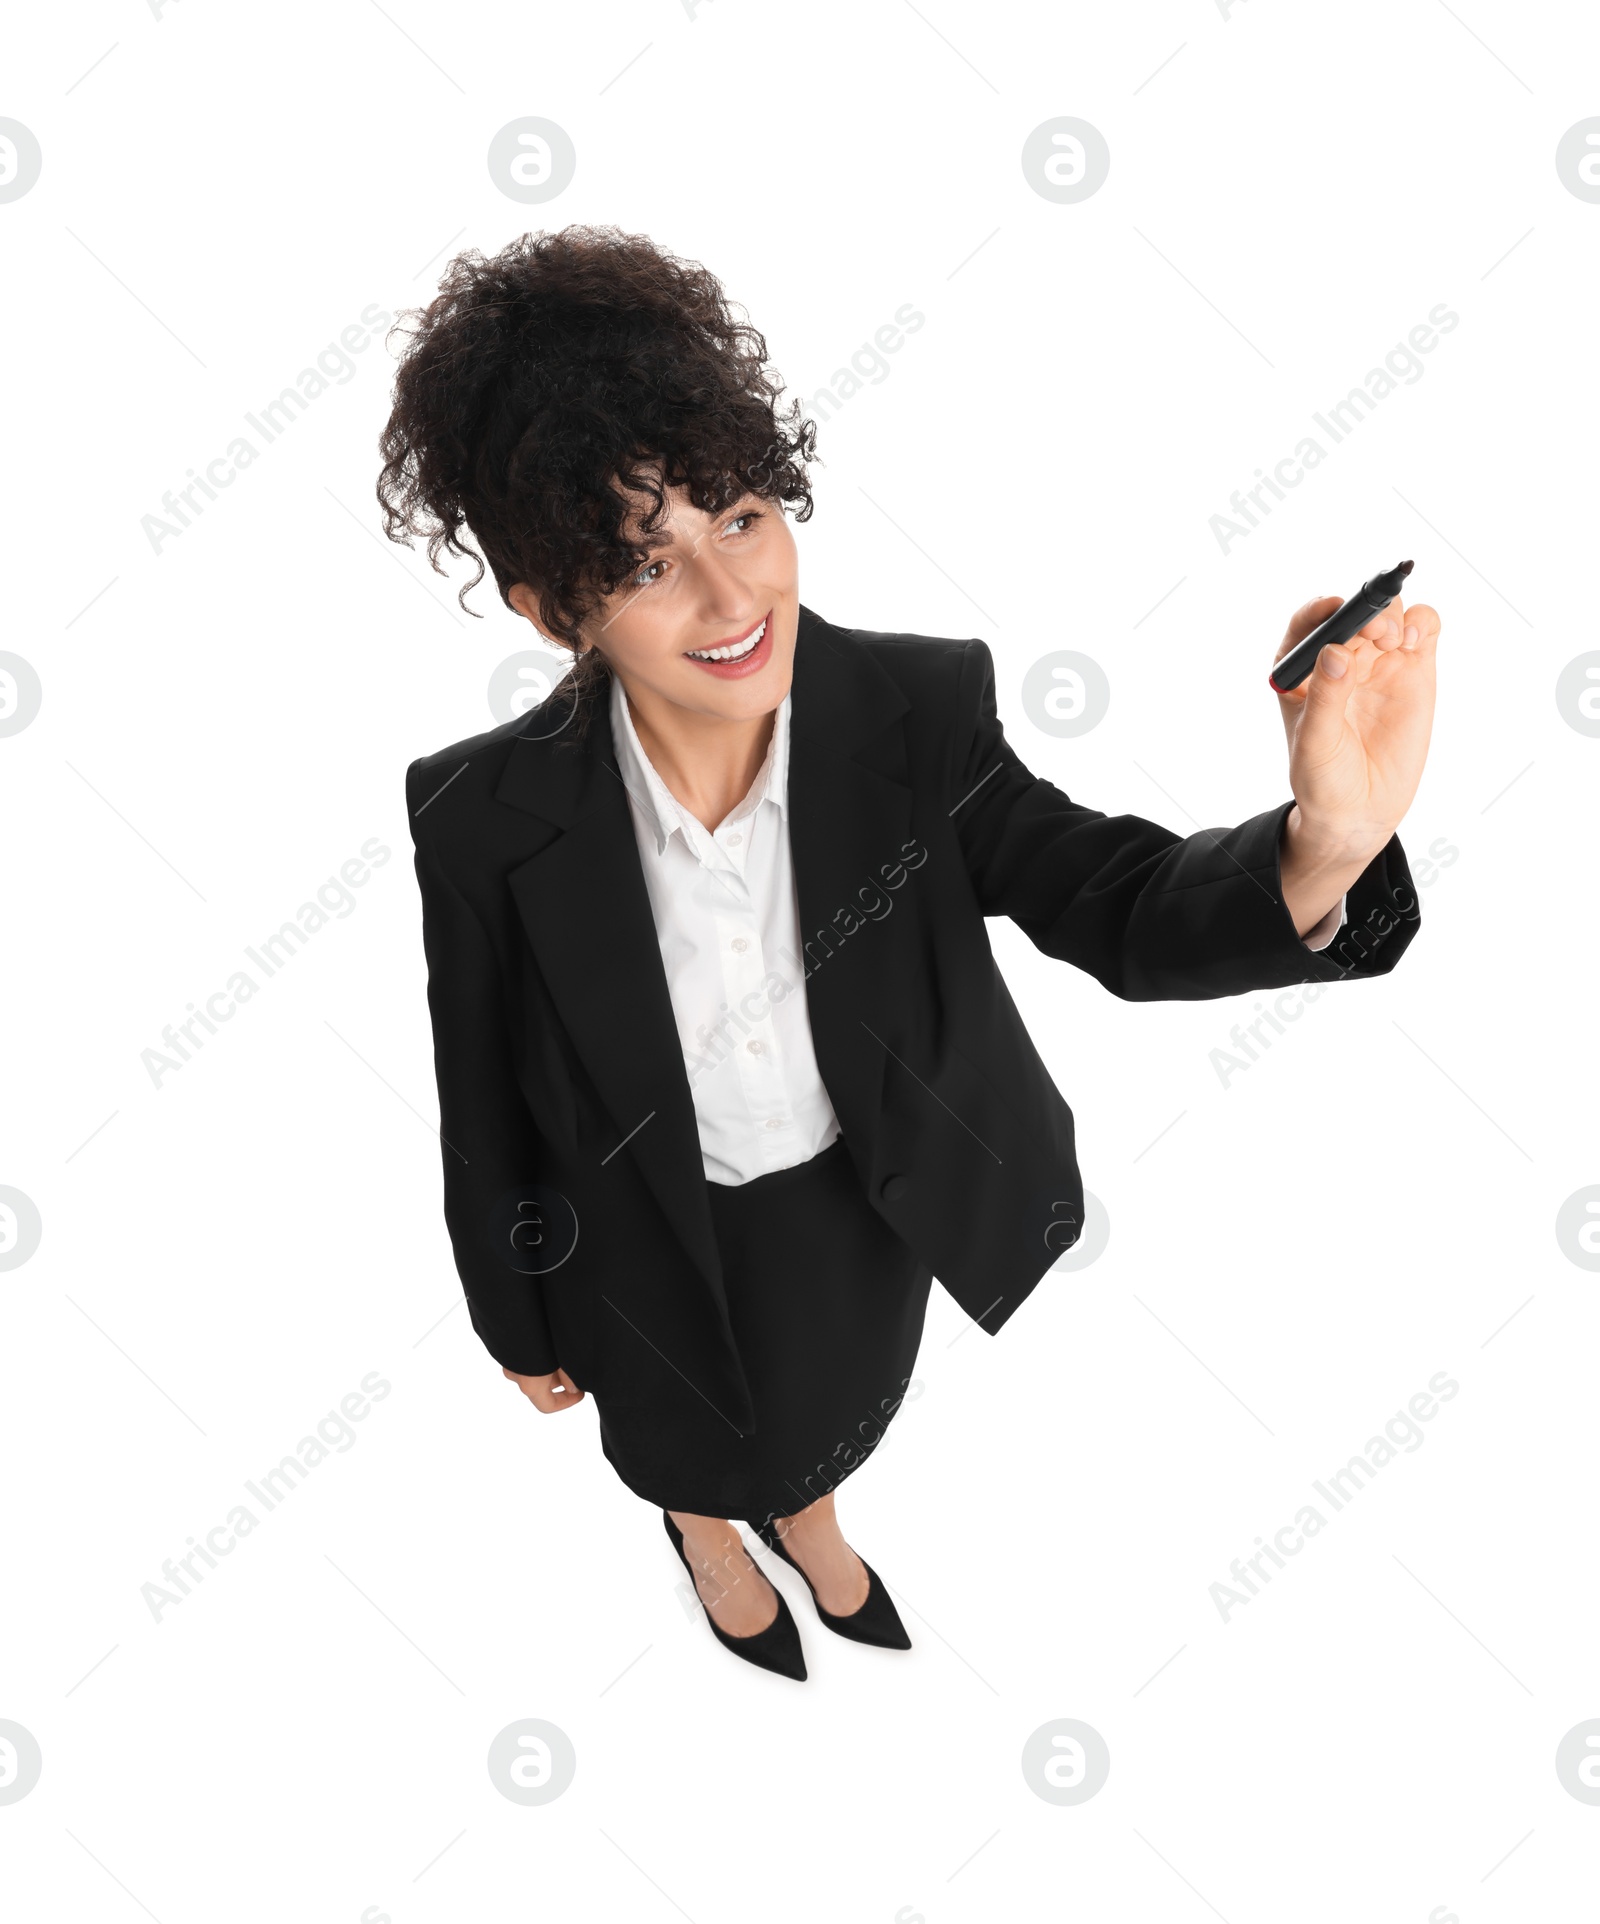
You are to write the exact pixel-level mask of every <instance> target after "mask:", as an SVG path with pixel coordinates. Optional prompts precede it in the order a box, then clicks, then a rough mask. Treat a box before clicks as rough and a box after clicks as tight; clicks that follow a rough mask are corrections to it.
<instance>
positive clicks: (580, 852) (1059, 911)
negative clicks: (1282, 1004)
mask: <svg viewBox="0 0 1600 1924" xmlns="http://www.w3.org/2000/svg"><path fill="white" fill-rule="evenodd" d="M570 701H571V695H570V690H569V688H568V686H567V684H565V683H563V684H561V685H558V686H557V687H556V688H555V689H554V690H553V691H552V693H551V694H550V695H549V696H548V697H547V698H546V700H545V701H544V702H542V703H541V704H540V705H539V706H538V707H536V708H534V709H533V710H531V711H530V712H529V713H528V714H527V715H525V716H522V717H519V718H518V719H517V720H515V721H512V722H508V723H506V724H504V725H503V726H501V727H499V728H495V729H491V730H490V731H488V732H487V733H485V734H481V735H475V736H472V737H471V738H469V739H468V740H465V741H461V742H457V743H455V744H453V745H452V746H451V747H449V748H443V749H440V750H439V751H438V753H436V754H433V755H427V756H424V757H423V758H422V759H421V760H419V761H415V762H413V763H412V764H411V767H410V769H409V770H408V771H407V777H406V799H407V804H408V809H409V814H410V819H411V825H412V834H413V838H414V840H415V843H416V868H417V879H418V882H419V884H420V886H421V891H422V911H423V918H422V930H423V940H424V944H425V947H426V952H427V961H428V1002H429V1007H430V1011H431V1014H432V1020H433V1035H434V1060H435V1066H436V1070H437V1076H438V1085H439V1114H440V1135H441V1138H442V1155H443V1161H444V1214H445V1221H446V1224H447V1226H448V1229H449V1233H450V1239H451V1244H452V1246H453V1249H454V1254H455V1261H456V1267H457V1269H458V1271H459V1272H460V1276H461V1281H462V1284H463V1286H464V1288H465V1291H466V1298H467V1303H468V1307H469V1310H470V1313H471V1317H472V1323H473V1327H474V1328H475V1329H476V1330H477V1332H478V1335H479V1336H480V1338H481V1339H482V1341H483V1343H484V1345H485V1346H486V1347H487V1349H488V1350H489V1353H490V1354H491V1355H492V1356H493V1357H494V1358H495V1360H496V1361H497V1362H499V1363H501V1364H503V1365H505V1366H506V1367H508V1368H510V1369H512V1370H514V1371H516V1372H518V1373H519V1374H522V1375H539V1374H545V1373H547V1372H549V1371H551V1370H553V1369H555V1368H556V1367H557V1365H558V1364H559V1365H560V1366H562V1367H564V1368H565V1369H566V1370H567V1371H568V1372H569V1374H570V1375H571V1376H572V1377H573V1379H574V1380H575V1381H576V1382H577V1383H578V1384H579V1385H580V1387H582V1388H585V1389H591V1388H592V1389H593V1390H594V1391H595V1392H596V1394H597V1395H598V1396H600V1397H601V1398H603V1397H604V1395H605V1393H606V1388H607V1383H608V1372H609V1371H611V1370H613V1369H614V1368H615V1367H616V1365H617V1362H618V1359H619V1349H618V1346H619V1345H624V1344H630V1343H640V1342H644V1343H649V1344H651V1345H653V1346H654V1347H655V1348H656V1349H657V1350H658V1351H659V1352H660V1354H662V1355H663V1356H665V1357H666V1359H667V1360H668V1361H669V1362H670V1363H671V1364H672V1366H673V1368H674V1369H676V1370H677V1371H678V1372H679V1374H680V1375H681V1376H682V1377H683V1378H684V1380H685V1381H686V1383H688V1384H689V1385H690V1386H691V1387H692V1388H693V1389H694V1390H696V1391H697V1392H698V1393H699V1394H700V1395H702V1396H704V1397H705V1398H706V1399H707V1400H708V1401H710V1402H711V1403H712V1404H713V1405H714V1406H715V1407H716V1408H718V1409H719V1410H721V1411H722V1412H723V1413H724V1414H725V1415H726V1416H727V1417H728V1418H729V1420H730V1421H732V1422H734V1423H735V1424H736V1425H737V1427H738V1428H739V1429H741V1430H742V1431H745V1432H751V1431H753V1428H754V1424H753V1420H752V1415H751V1406H750V1397H749V1390H748V1386H747V1384H746V1382H745V1379H744V1375H743V1371H742V1369H741V1367H740V1362H739V1356H738V1351H737V1348H736V1346H735V1344H734V1340H733V1335H732V1332H731V1329H730V1326H729V1321H728V1314H727V1305H726V1299H725V1296H724V1293H723V1284H722V1276H721V1269H720V1264H719V1261H718V1255H717V1247H716V1241H715V1237H714V1235H713V1231H712V1224H711V1215H710V1210H709V1207H708V1205H707V1201H706V1194H705V1182H706V1179H705V1175H704V1168H703V1164H702V1162H701V1155H700V1146H699V1139H698V1135H697V1132H696V1127H695V1118H694V1109H693V1102H692V1099H691V1095H690V1088H689V1081H688V1076H687V1072H686V1069H685V1066H684V1061H683V1057H682V1053H681V1050H680V1047H679V1042H678V1035H677V1030H676V1027H675V1025H674V1023H673V1019H672V1008H671V1001H670V997H669V994H668V989H667V981H666V974H665V971H664V969H663V967H662V964H661V956H660V950H659V948H658V946H657V942H656V934H655V927H654V923H653V921H652V918H651V912H650V903H649V898H648V896H647V894H646V890H645V882H644V873H643V870H642V867H641V865H640V861H639V852H638V845H637V843H636V841H635V837H634V829H633V823H632V820H631V818H630V814H629V802H628V797H627V794H626V792H625V790H624V788H623V785H622V779H621V776H620V775H619V773H618V771H617V766H616V756H615V748H614V744H613V741H612V735H611V727H610V721H609V718H608V716H607V714H606V713H605V709H604V702H603V700H602V702H601V704H600V706H599V710H598V712H596V713H595V714H594V716H593V719H592V721H591V724H590V729H589V733H588V736H587V739H586V740H580V739H578V737H577V734H576V731H575V730H571V729H568V728H566V727H565V726H564V725H563V720H564V716H565V714H566V712H567V709H568V707H569V706H570ZM790 723H791V728H790V763H789V795H790V809H789V825H790V837H791V847H792V851H793V860H794V873H795V884H796V891H797V894H798V898H799V906H800V923H801V931H802V940H803V943H804V949H805V957H804V960H805V969H806V975H805V995H806V1001H807V1007H808V1010H809V1014H810V1020H811V1028H812V1035H813V1038H814V1043H815V1048H816V1057H817V1064H818V1067H819V1068H820V1070H821V1073H822V1079H823V1083H824V1085H825V1086H826V1088H827V1091H828V1095H829V1099H830V1100H831V1102H832V1104H833V1107H834V1111H835V1113H836V1114H837V1115H838V1117H839V1122H840V1126H841V1129H842V1131H843V1134H844V1138H845V1142H846V1144H847V1146H848V1150H849V1154H850V1156H851V1159H852V1161H853V1162H854V1164H855V1167H856V1170H857V1171H858V1173H859V1175H860V1178H861V1181H862V1183H863V1185H864V1187H865V1190H866V1194H867V1196H868V1198H869V1199H870V1201H871V1204H872V1206H873V1208H875V1209H876V1210H877V1211H878V1212H879V1214H880V1215H882V1216H883V1218H884V1219H885V1221H886V1222H888V1223H889V1225H890V1226H891V1227H892V1228H893V1229H895V1230H896V1231H897V1232H898V1233H899V1234H900V1235H901V1236H902V1237H903V1238H904V1239H905V1241H906V1242H908V1243H909V1244H910V1245H911V1246H912V1248H913V1249H914V1250H915V1251H916V1252H917V1253H918V1254H919V1255H920V1256H922V1257H923V1258H924V1260H925V1261H926V1262H927V1263H928V1265H929V1267H930V1268H931V1269H932V1271H933V1274H934V1275H935V1276H936V1277H937V1278H938V1280H939V1281H940V1282H942V1283H943V1285H944V1287H945V1288H946V1289H947V1290H948V1291H949V1293H950V1294H951V1295H952V1296H953V1297H954V1298H955V1299H956V1301H957V1302H958V1303H960V1304H961V1306H962V1307H963V1308H964V1309H965V1310H966V1311H967V1312H968V1313H969V1315H971V1316H973V1317H975V1318H976V1319H977V1320H978V1321H979V1322H980V1323H981V1325H982V1327H983V1328H984V1329H986V1330H987V1331H989V1332H990V1333H991V1334H993V1333H994V1332H995V1331H997V1330H998V1329H999V1328H1000V1326H1001V1325H1002V1324H1003V1323H1005V1322H1006V1321H1007V1320H1008V1318H1009V1317H1011V1316H1012V1315H1013V1314H1014V1313H1015V1311H1016V1310H1017V1308H1018V1307H1019V1306H1020V1304H1021V1303H1022V1302H1023V1300H1024V1299H1025V1298H1026V1297H1027V1295H1028V1294H1029V1292H1030V1291H1031V1290H1032V1289H1033V1287H1034V1286H1035V1284H1036V1283H1037V1282H1038V1281H1039V1279H1040V1277H1041V1276H1042V1275H1043V1274H1044V1273H1045V1271H1047V1270H1048V1269H1049V1268H1050V1267H1051V1265H1052V1264H1053V1263H1054V1262H1055V1260H1056V1258H1057V1256H1058V1255H1059V1254H1060V1253H1061V1251H1062V1249H1063V1248H1065V1247H1067V1246H1068V1245H1069V1244H1070V1243H1071V1242H1073V1241H1075V1240H1076V1239H1077V1236H1078V1233H1079V1228H1080V1225H1081V1221H1082V1208H1083V1190H1082V1185H1081V1181H1080V1178H1079V1175H1078V1169H1077V1163H1076V1160H1075V1158H1074V1154H1073V1126H1072V1113H1071V1111H1070V1110H1069V1109H1068V1107H1067V1105H1066V1103H1065V1102H1064V1101H1063V1100H1062V1097H1061V1095H1060V1093H1059V1091H1058V1090H1057V1089H1056V1086H1055V1084H1054V1083H1053V1082H1052V1080H1051V1078H1050V1075H1049V1073H1048V1071H1047V1070H1046V1068H1045V1066H1044V1063H1043V1062H1042V1061H1041V1060H1040V1058H1039V1055H1038V1054H1037V1052H1036V1051H1035V1049H1034V1046H1033V1044H1032V1042H1031V1041H1030V1039H1029V1037H1028V1034H1027V1032H1026V1030H1025V1029H1024V1028H1023V1025H1022V1019H1021V1017H1020V1015H1019V1013H1018V1011H1017V1009H1016V1006H1015V1005H1014V1003H1013V1002H1012V999H1011V996H1010V994H1009V993H1008V992H1007V989H1006V986H1005V983H1004V981H1003V980H1002V978H1001V976H1000V973H999V971H998V969H997V968H996V966H995V962H994V959H993V955H992V953H991V950H990V946H989V936H988V930H987V928H986V927H985V924H984V918H985V916H990V915H1008V916H1010V917H1011V919H1012V920H1013V921H1014V922H1016V923H1017V925H1018V926H1019V927H1020V928H1021V929H1022V930H1023V931H1024V933H1025V934H1026V935H1027V936H1028V937H1029V939H1030V940H1031V941H1032V942H1033V943H1034V944H1035V945H1036V946H1037V947H1038V948H1040V949H1041V950H1043V952H1044V953H1045V954H1046V955H1051V956H1056V957H1059V958H1060V960H1062V961H1063V962H1071V963H1073V964H1075V965H1076V966H1077V967H1079V968H1081V969H1086V970H1087V971H1088V972H1089V973H1090V974H1091V975H1093V976H1095V977H1096V978H1097V980H1099V981H1100V982H1102V983H1103V984H1104V985H1105V987H1106V988H1108V989H1109V990H1111V992H1112V993H1113V994H1115V995H1118V996H1122V997H1125V998H1127V999H1129V1000H1132V1001H1146V1000H1153V999H1157V998H1178V999H1195V998H1201V997H1210V996H1227V995H1237V994H1240V993H1241V992H1243V991H1246V990H1252V989H1273V988H1279V987H1284V986H1286V985H1288V984H1291V983H1298V982H1312V981H1337V980H1341V979H1344V978H1348V977H1351V976H1370V975H1382V974H1385V973H1387V972H1388V971H1389V970H1390V969H1392V968H1393V967H1394V965H1395V963H1396V962H1397V961H1398V960H1399V958H1400V955H1401V953H1402V951H1403V950H1404V949H1405V948H1406V946H1407V945H1408V943H1409V942H1410V940H1411V938H1412V935H1413V934H1414V933H1415V930H1416V927H1417V921H1418V909H1417V897H1416V892H1415V890H1414V889H1413V888H1412V886H1411V877H1410V872H1409V870H1408V869H1407V866H1406V861H1405V856H1404V854H1403V852H1402V850H1401V847H1400V843H1399V840H1398V838H1396V839H1395V840H1392V841H1391V842H1390V843H1389V845H1388V847H1387V848H1386V849H1385V850H1384V851H1383V853H1382V854H1381V855H1380V856H1379V857H1378V858H1377V859H1376V860H1375V861H1374V862H1373V863H1372V865H1371V867H1370V868H1368V870H1367V871H1366V873H1365V874H1364V875H1363V876H1362V877H1361V880H1360V881H1359V882H1358V883H1357V884H1356V886H1355V887H1354V888H1353V889H1352V890H1351V892H1350V896H1349V903H1348V909H1347V917H1346V923H1347V926H1346V929H1345V931H1344V932H1343V934H1342V935H1341V937H1340V938H1339V940H1338V942H1337V943H1336V944H1335V946H1334V947H1333V948H1332V949H1330V950H1327V951H1324V952H1322V953H1320V954H1319V953H1315V952H1313V951H1312V950H1310V949H1308V948H1307V947H1306V946H1305V944H1304V943H1303V942H1302V941H1301V940H1300V939H1299V937H1298V936H1297V935H1296V933H1295V929H1294V925H1293V922H1292V921H1291V919H1290V916H1289V913H1288V910H1287V908H1286V907H1285V906H1284V901H1283V894H1282V890H1281V887H1280V884H1279V879H1278V843H1279V837H1280V833H1281V830H1282V826H1283V822H1284V818H1285V816H1286V815H1287V813H1288V811H1289V809H1290V807H1292V805H1293V804H1292V803H1289V802H1285V803H1283V804H1282V805H1280V806H1279V807H1276V808H1273V809H1269V810H1268V811H1267V812H1266V813H1265V814H1262V815H1257V816H1255V817H1253V818H1252V819H1251V820H1249V821H1247V822H1243V823H1241V824H1240V825H1239V826H1238V827H1237V828H1232V829H1226V830H1217V831H1202V832H1200V833H1198V834H1194V835H1190V836H1188V837H1179V836H1176V835H1174V834H1173V833H1171V831H1170V830H1168V829H1165V828H1162V827H1160V826H1158V825H1157V824H1155V823H1153V822H1147V821H1142V820H1140V819H1139V818H1138V817H1136V816H1132V815H1117V816H1106V815H1102V814H1098V813H1096V812H1095V811H1094V810H1093V809H1089V808H1085V807H1083V806H1082V805H1081V804H1078V803H1075V802H1073V801H1070V800H1069V799H1068V797H1067V796H1066V795H1064V794H1063V793H1062V792H1061V790H1060V789H1058V788H1056V787H1055V786H1054V785H1053V784H1052V783H1050V782H1048V781H1045V780H1043V779H1041V778H1040V777H1038V776H1035V775H1033V774H1030V773H1029V771H1028V770H1027V769H1026V768H1025V767H1024V766H1023V764H1022V763H1021V761H1019V760H1018V758H1017V756H1016V754H1015V752H1014V751H1013V750H1012V748H1011V747H1010V745H1009V744H1008V742H1007V741H1006V739H1005V735H1004V733H1003V731H1002V729H1001V725H1000V722H999V720H998V718H997V715H996V711H995V682H994V663H993V659H992V657H991V655H990V652H989V649H988V647H987V646H986V645H985V644H984V643H983V642H982V641H943V640H937V639H930V638H928V637H925V636H921V635H895V634H876V633H871V632H868V631H866V630H862V629H852V628H838V627H835V626H834V625H833V624H831V623H829V622H826V621H824V620H822V619H821V617H820V616H818V615H815V614H813V613H812V612H811V611H810V610H809V609H807V608H801V610H800V622H799V635H798V641H797V646H796V651H795V662H794V678H793V703H792V707H791V711H790Z"/></svg>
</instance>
